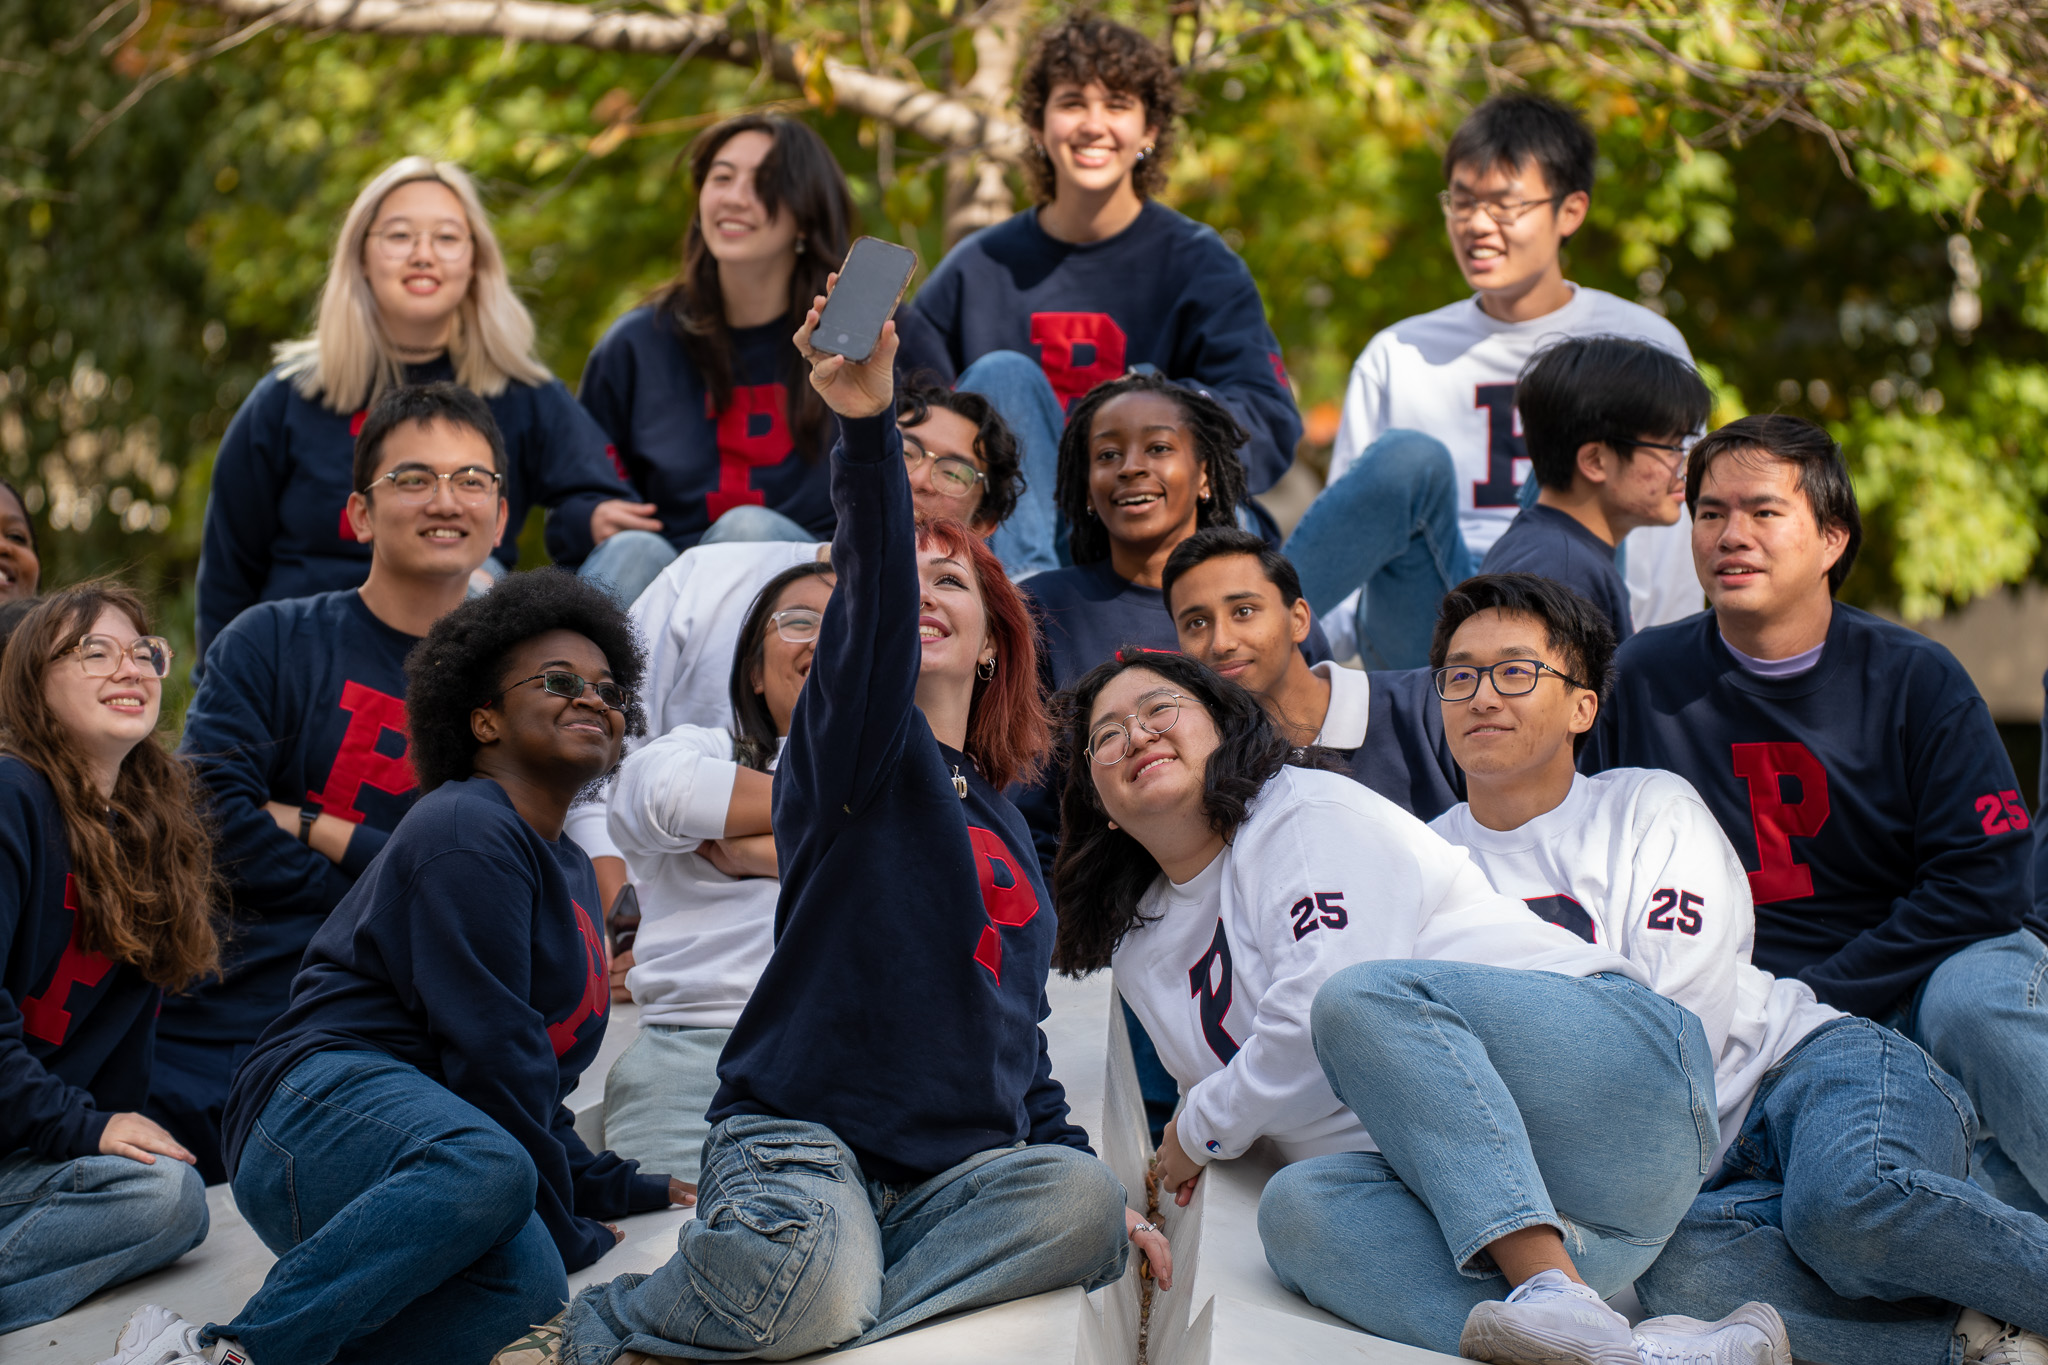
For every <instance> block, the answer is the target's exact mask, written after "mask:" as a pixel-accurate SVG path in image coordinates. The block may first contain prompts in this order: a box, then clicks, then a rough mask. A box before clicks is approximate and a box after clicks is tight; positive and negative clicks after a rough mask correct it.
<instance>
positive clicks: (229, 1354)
mask: <svg viewBox="0 0 2048 1365" xmlns="http://www.w3.org/2000/svg"><path fill="white" fill-rule="evenodd" d="M100 1365H255V1362H254V1361H252V1360H251V1359H250V1358H249V1353H248V1352H246V1351H244V1350H243V1349H242V1348H241V1347H240V1346H239V1345H237V1344H236V1343H235V1342H232V1341H229V1340H226V1339H225V1338H223V1339H222V1340H220V1341H216V1342H214V1343H213V1345H211V1346H201V1345H200V1344H199V1327H198V1324H196V1323H191V1322H187V1321H186V1320H185V1319H183V1318H181V1317H179V1316H178V1315H177V1314H176V1313H173V1312H172V1311H171V1310H170V1309H168V1308H159V1307H158V1306H157V1305H156V1304H153V1303H146V1304H144V1305H142V1307H140V1308H138V1309H136V1310H135V1312H134V1314H133V1316H131V1317H130V1318H129V1319H128V1321H127V1322H126V1323H124V1324H122V1326H121V1335H120V1336H118V1337H116V1338H115V1339H114V1354H112V1355H111V1356H108V1357H107V1358H106V1359H105V1360H103V1361H101V1362H100Z"/></svg>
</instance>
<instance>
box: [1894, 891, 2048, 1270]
mask: <svg viewBox="0 0 2048 1365" xmlns="http://www.w3.org/2000/svg"><path fill="white" fill-rule="evenodd" d="M1900 1032H1902V1033H1904V1034H1905V1035H1906V1036H1907V1037H1909V1038H1911V1039H1912V1040H1913V1041H1914V1042H1916V1043H1918V1044H1920V1046H1922V1047H1924V1048H1926V1049H1927V1051H1928V1052H1929V1053H1930V1054H1931V1055H1932V1056H1933V1057H1934V1060H1935V1061H1937V1062H1939V1063H1941V1066H1942V1069H1943V1070H1945V1071H1947V1072H1948V1073H1949V1074H1950V1075H1952V1076H1954V1077H1955V1078H1956V1079H1957V1080H1959V1081H1961V1082H1962V1083H1963V1090H1964V1092H1965V1093H1967V1094H1968V1095H1969V1097H1970V1102H1971V1104H1972V1105H1974V1106H1975V1107H1976V1110H1977V1118H1978V1121H1979V1124H1980V1125H1981V1126H1980V1129H1979V1133H1978V1139H1977V1153H1976V1167H1975V1176H1976V1180H1977V1183H1978V1184H1980V1185H1982V1186H1984V1188H1986V1189H1988V1190H1990V1191H1991V1192H1992V1193H1993V1194H1995V1195H1997V1196H1998V1197H1999V1198H2000V1199H2002V1200H2004V1201H2005V1202H2006V1203H2008V1204H2011V1205H2012V1206H2013V1207H2014V1208H2020V1209H2025V1210H2027V1212H2029V1213H2036V1214H2040V1215H2042V1216H2043V1217H2048V945H2044V944H2043V943H2042V942H2041V940H2040V939H2038V938H2036V937H2035V936H2034V935H2033V934H2032V933H2030V932H2029V931H2027V930H2025V929H2016V930H2014V931H2013V932H2012V933H2010V934H2007V935H2005V936H2004V937H2002V938H1992V939H1986V940H1984V941H1983V942H1982V943H1973V944H1971V945H1970V946H1969V947H1967V948H1965V949H1963V950H1962V951H1961V952H1959V953H1955V954H1952V955H1951V956H1950V957H1949V958H1948V960H1947V961H1945V962H1943V963H1942V964H1941V965H1940V966H1939V967H1936V968H1935V969H1934V971H1933V973H1932V974H1931V975H1930V976H1929V977H1928V978H1927V981H1926V984H1924V985H1923V986H1921V988H1920V993H1919V998H1918V999H1917V1000H1916V1001H1915V1002H1914V1005H1913V1008H1912V1010H1911V1012H1910V1014H1909V1015H1908V1016H1907V1017H1906V1018H1905V1019H1904V1020H1902V1021H1901V1027H1900ZM1970 1306H1971V1307H1973V1308H1975V1307H1977V1305H1975V1304H1972V1305H1970ZM1980 1311H1988V1310H1980Z"/></svg>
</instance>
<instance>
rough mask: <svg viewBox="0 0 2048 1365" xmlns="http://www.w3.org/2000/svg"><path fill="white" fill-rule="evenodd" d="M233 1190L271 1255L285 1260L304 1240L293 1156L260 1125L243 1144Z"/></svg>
mask: <svg viewBox="0 0 2048 1365" xmlns="http://www.w3.org/2000/svg"><path fill="white" fill-rule="evenodd" d="M233 1189H234V1195H235V1207H236V1208H238V1209H240V1210H241V1211H242V1217H243V1219H244V1220H246V1221H247V1222H248V1224H249V1226H250V1228H252V1229H253V1230H254V1231H255V1233H256V1235H257V1236H258V1237H261V1238H262V1239H263V1244H264V1245H265V1246H267V1247H269V1248H270V1249H271V1251H273V1252H275V1253H276V1254H277V1255H279V1256H282V1255H284V1253H285V1252H287V1251H289V1250H290V1249H291V1248H293V1247H295V1246H297V1245H298V1244H299V1243H300V1242H301V1241H303V1240H305V1238H304V1233H303V1230H302V1228H301V1226H300V1221H299V1196H298V1190H297V1188H296V1185H295V1182H294V1178H293V1171H292V1154H291V1153H290V1152H288V1151H286V1150H285V1149H284V1148H283V1147H281V1146H279V1145H278V1144H277V1143H276V1142H275V1141H274V1140H273V1139H272V1138H271V1136H270V1134H269V1133H267V1132H265V1131H264V1128H263V1125H262V1123H260V1122H259V1123H257V1124H256V1125H254V1126H253V1127H251V1128H250V1129H249V1140H248V1141H247V1142H245V1143H243V1144H242V1160H241V1163H240V1164H239V1165H238V1166H236V1168H235V1178H234V1182H233Z"/></svg>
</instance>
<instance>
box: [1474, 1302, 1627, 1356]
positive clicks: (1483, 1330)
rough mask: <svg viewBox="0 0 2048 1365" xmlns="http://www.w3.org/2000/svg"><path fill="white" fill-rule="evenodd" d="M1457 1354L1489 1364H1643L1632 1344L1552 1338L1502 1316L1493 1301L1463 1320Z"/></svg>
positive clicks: (1475, 1309)
mask: <svg viewBox="0 0 2048 1365" xmlns="http://www.w3.org/2000/svg"><path fill="white" fill-rule="evenodd" d="M1488 1310H1493V1311H1488ZM1458 1354H1459V1355H1461V1356H1463V1357H1465V1358H1466V1359H1467V1360H1482V1361H1487V1362H1490V1365H1642V1362H1641V1360H1640V1359H1639V1358H1638V1357H1637V1355H1636V1351H1635V1346H1634V1344H1633V1343H1630V1344H1627V1345H1624V1344H1622V1343H1619V1342H1606V1343H1601V1342H1588V1341H1584V1340H1577V1339H1573V1338H1570V1337H1553V1336H1551V1335H1549V1334H1548V1333H1545V1332H1538V1331H1534V1330H1532V1329H1531V1328H1530V1327H1529V1326H1528V1325H1527V1324H1525V1323H1520V1322H1512V1321H1509V1320H1506V1319H1504V1318H1502V1317H1501V1316H1500V1314H1499V1305H1497V1304H1493V1303H1482V1304H1480V1305H1479V1306H1478V1307H1476V1308H1474V1309H1473V1310H1472V1316H1471V1317H1469V1318H1467V1319H1465V1330H1464V1331H1463V1332H1462V1333H1460V1334H1459V1336H1458Z"/></svg>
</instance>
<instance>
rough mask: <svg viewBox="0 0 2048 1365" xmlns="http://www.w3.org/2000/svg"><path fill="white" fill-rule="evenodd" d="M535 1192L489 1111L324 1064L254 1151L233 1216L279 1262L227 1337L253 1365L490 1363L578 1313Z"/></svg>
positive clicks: (309, 1069) (289, 1084)
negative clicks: (569, 1311)
mask: <svg viewBox="0 0 2048 1365" xmlns="http://www.w3.org/2000/svg"><path fill="white" fill-rule="evenodd" d="M538 1179H539V1177H538V1176H537V1175H536V1173H535V1172H534V1169H533V1160H532V1158H531V1157H529V1156H527V1154H526V1151H525V1149H524V1148H522V1147H520V1145H519V1144H518V1143H516V1142H514V1141H513V1140H512V1138H511V1137H510V1136H509V1135H508V1134H507V1133H506V1132H505V1130H504V1129H502V1128H500V1127H499V1126H498V1125H497V1124H496V1123H494V1122H493V1121H492V1120H491V1119H490V1118H489V1117H488V1116H487V1115H485V1114H484V1112H483V1111H482V1110H480V1109H477V1108H476V1107H475V1106H473V1105H471V1104H469V1103H468V1102H467V1101H465V1100H462V1099H459V1098H457V1097H456V1095H455V1094H454V1092H452V1091H450V1090H448V1089H447V1088H446V1087H445V1086H442V1085H440V1084H438V1083H436V1082H435V1081H432V1080H430V1079H428V1078H427V1077H426V1076H425V1075H423V1074H421V1073H420V1072H419V1071H418V1070H416V1069H415V1068H413V1067H410V1066H407V1065H406V1064H405V1063H404V1062H401V1061H398V1060H396V1059H394V1058H391V1057H387V1056H385V1055H384V1054H383V1053H381V1052H320V1053H315V1054H314V1055H313V1056H311V1057H308V1058H307V1059H306V1060H305V1061H303V1062H301V1063H299V1064H298V1065H297V1066H295V1067H293V1068H292V1070H291V1073H290V1074H289V1075H287V1076H286V1077H285V1079H284V1080H283V1081H281V1082H279V1083H278V1087H277V1090H276V1091H275V1092H274V1093H273V1094H272V1095H271V1098H270V1102H269V1103H268V1104H266V1105H265V1106H264V1108H263V1116H262V1118H261V1119H259V1120H258V1121H257V1123H256V1126H255V1127H254V1128H253V1129H252V1130H251V1131H250V1134H249V1139H248V1141H247V1142H246V1143H245V1144H244V1145H243V1147H242V1156H241V1164H240V1166H239V1167H238V1168H237V1169H236V1171H235V1174H234V1191H235V1206H236V1207H237V1208H239V1209H240V1210H241V1211H242V1216H243V1217H244V1218H246V1219H248V1221H249V1226H250V1227H252V1228H254V1229H255V1230H256V1235H257V1236H258V1237H261V1238H262V1239H263V1244H264V1245H265V1246H267V1247H269V1248H270V1249H271V1250H272V1251H274V1252H276V1253H277V1257H278V1261H277V1264H276V1265H274V1266H272V1267H271V1268H270V1274H269V1275H268V1276H266V1277H265V1278H264V1281H263V1287H262V1288H261V1289H259V1290H257V1291H256V1294H255V1296H254V1297H253V1298H251V1299H250V1300H249V1301H248V1302H247V1303H246V1304H244V1305H242V1311H241V1312H239V1313H237V1314H236V1315H235V1320H234V1321H233V1322H231V1323H228V1324H227V1325H226V1326H224V1327H223V1326H219V1325H216V1324H213V1323H208V1324H207V1326H206V1330H205V1331H204V1333H202V1340H204V1341H206V1342H208V1343H211V1342H212V1341H214V1340H217V1339H218V1338H220V1337H232V1338H234V1339H235V1340H236V1341H238V1342H240V1343H241V1344H242V1346H243V1347H244V1348H245V1349H246V1350H247V1351H248V1353H249V1354H250V1355H251V1356H253V1357H255V1358H256V1359H257V1360H259V1361H278V1362H289V1365H323V1362H325V1361H330V1360H340V1361H350V1362H362V1365H388V1362H391V1361H397V1360H435V1361H441V1360H445V1361H485V1360H489V1359H490V1358H491V1355H492V1354H493V1353H494V1352H496V1351H497V1350H498V1348H499V1347H501V1346H503V1345H504V1344H505V1343H506V1342H508V1341H511V1340H512V1339H513V1338H515V1337H517V1336H519V1335H520V1334H521V1333H522V1332H524V1331H525V1330H526V1329H527V1328H528V1327H529V1326H530V1325H532V1324H533V1323H536V1322H546V1321H547V1320H548V1319H549V1318H551V1317H553V1316H554V1315H555V1313H557V1312H558V1311H560V1308H561V1305H562V1302H563V1300H565V1299H567V1298H568V1297H569V1281H568V1276H567V1274H566V1273H565V1272H564V1271H563V1269H562V1256H561V1253H560V1252H558V1251H557V1250H556V1249H555V1242H554V1239H553V1238H552V1237H550V1236H549V1235H548V1233H547V1229H546V1228H545V1227H544V1226H543V1225H542V1223H541V1220H540V1215H539V1214H538V1213H535V1212H534V1207H533V1201H534V1191H535V1187H536V1184H537V1182H538Z"/></svg>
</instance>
